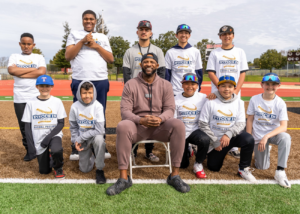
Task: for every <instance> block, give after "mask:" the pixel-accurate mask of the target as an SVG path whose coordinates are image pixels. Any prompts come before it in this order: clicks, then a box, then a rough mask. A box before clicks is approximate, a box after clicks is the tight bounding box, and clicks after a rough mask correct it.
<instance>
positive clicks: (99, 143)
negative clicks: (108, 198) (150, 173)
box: [69, 81, 106, 184]
mask: <svg viewBox="0 0 300 214" xmlns="http://www.w3.org/2000/svg"><path fill="white" fill-rule="evenodd" d="M76 95H77V99H78V101H76V102H75V103H73V105H72V106H71V110H70V116H69V121H70V131H71V141H72V143H73V144H74V145H75V148H76V149H77V151H78V152H79V170H80V171H82V172H90V171H91V170H92V169H93V167H94V163H95V164H96V168H97V170H96V183H97V184H104V183H106V178H105V176H104V172H103V167H104V158H105V145H106V144H105V142H104V138H103V137H104V134H105V129H104V124H105V119H104V114H103V106H102V105H101V103H99V102H98V101H97V100H96V97H97V91H96V88H95V86H94V85H93V83H91V82H89V81H82V82H81V83H80V84H79V86H78V90H77V94H76ZM92 153H94V154H92Z"/></svg>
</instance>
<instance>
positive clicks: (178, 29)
mask: <svg viewBox="0 0 300 214" xmlns="http://www.w3.org/2000/svg"><path fill="white" fill-rule="evenodd" d="M184 30H185V31H187V32H189V33H191V32H192V29H191V27H190V26H188V25H186V24H182V25H178V27H177V30H176V34H177V33H178V32H180V31H184Z"/></svg>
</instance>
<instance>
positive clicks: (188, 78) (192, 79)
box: [181, 73, 198, 84]
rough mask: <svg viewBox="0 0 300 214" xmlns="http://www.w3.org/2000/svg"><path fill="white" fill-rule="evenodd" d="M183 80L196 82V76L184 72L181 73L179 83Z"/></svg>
mask: <svg viewBox="0 0 300 214" xmlns="http://www.w3.org/2000/svg"><path fill="white" fill-rule="evenodd" d="M184 82H194V83H197V84H198V77H197V76H196V74H194V73H186V74H185V75H183V77H182V81H181V83H184Z"/></svg>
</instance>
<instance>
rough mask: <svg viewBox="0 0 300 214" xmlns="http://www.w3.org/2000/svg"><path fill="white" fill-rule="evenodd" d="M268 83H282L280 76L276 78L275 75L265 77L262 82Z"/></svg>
mask: <svg viewBox="0 0 300 214" xmlns="http://www.w3.org/2000/svg"><path fill="white" fill-rule="evenodd" d="M268 81H272V82H280V79H279V77H278V76H274V75H268V76H264V77H263V79H262V82H268Z"/></svg>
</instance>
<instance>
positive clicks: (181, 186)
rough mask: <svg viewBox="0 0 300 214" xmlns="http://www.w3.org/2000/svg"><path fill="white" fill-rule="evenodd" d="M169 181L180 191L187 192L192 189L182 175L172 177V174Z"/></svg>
mask: <svg viewBox="0 0 300 214" xmlns="http://www.w3.org/2000/svg"><path fill="white" fill-rule="evenodd" d="M167 183H168V184H169V185H170V186H172V187H174V188H175V189H176V190H177V191H178V192H182V193H186V192H189V191H190V186H189V185H188V184H186V183H184V182H183V180H182V179H181V178H180V176H179V175H178V176H176V177H175V178H173V179H171V174H170V175H169V176H168V178H167Z"/></svg>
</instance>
